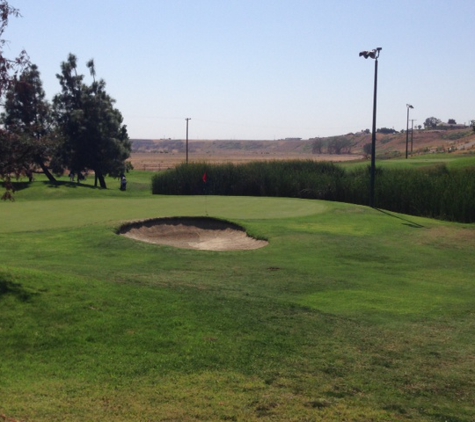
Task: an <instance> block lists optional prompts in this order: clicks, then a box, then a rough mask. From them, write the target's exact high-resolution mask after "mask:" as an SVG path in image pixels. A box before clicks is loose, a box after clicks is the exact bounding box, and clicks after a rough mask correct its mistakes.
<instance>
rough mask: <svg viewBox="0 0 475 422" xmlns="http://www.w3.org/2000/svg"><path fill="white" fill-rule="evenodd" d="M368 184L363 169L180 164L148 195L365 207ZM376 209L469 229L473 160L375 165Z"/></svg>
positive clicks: (311, 164)
mask: <svg viewBox="0 0 475 422" xmlns="http://www.w3.org/2000/svg"><path fill="white" fill-rule="evenodd" d="M379 163H382V164H379ZM204 174H206V178H204V179H203V176H204ZM369 184H370V169H369V166H368V165H367V164H364V165H362V164H359V165H354V164H353V165H351V164H350V165H346V166H341V165H336V164H333V163H331V162H315V161H312V160H307V161H299V160H294V161H269V162H251V163H246V164H239V165H234V164H221V165H210V164H207V163H192V164H190V165H188V164H182V165H180V166H177V167H176V168H174V169H172V170H169V171H167V172H164V173H159V174H156V175H154V177H153V184H152V186H153V188H152V189H153V193H156V194H179V195H190V194H194V195H200V194H202V195H207V194H210V193H211V194H215V195H243V196H273V197H274V196H275V197H293V198H312V199H324V200H330V201H339V202H347V203H348V202H349V203H354V204H359V205H367V204H368V203H369V197H370V192H369ZM375 206H376V207H377V208H382V209H386V210H390V211H395V212H400V213H404V214H411V215H417V216H423V217H431V218H440V219H445V220H450V221H458V222H463V223H473V222H475V157H471V156H468V157H462V158H458V159H452V158H444V157H439V158H437V159H427V158H426V159H411V160H389V161H387V162H384V161H381V162H378V167H377V168H376V171H375Z"/></svg>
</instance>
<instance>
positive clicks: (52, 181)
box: [36, 159, 56, 183]
mask: <svg viewBox="0 0 475 422" xmlns="http://www.w3.org/2000/svg"><path fill="white" fill-rule="evenodd" d="M36 162H37V164H38V165H39V166H40V167H41V170H43V173H44V174H45V176H46V177H47V178H48V180H49V181H50V182H51V183H56V178H55V177H54V176H53V175H52V174H51V172H50V171H49V169H48V167H46V165H45V163H44V162H43V160H41V159H37V160H36Z"/></svg>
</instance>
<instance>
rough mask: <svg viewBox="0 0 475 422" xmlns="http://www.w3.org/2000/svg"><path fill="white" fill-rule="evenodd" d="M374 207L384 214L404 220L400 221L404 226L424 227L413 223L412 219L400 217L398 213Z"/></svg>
mask: <svg viewBox="0 0 475 422" xmlns="http://www.w3.org/2000/svg"><path fill="white" fill-rule="evenodd" d="M375 209H376V211H379V212H380V213H382V214H386V215H389V216H390V217H393V218H397V219H398V220H402V221H404V223H402V224H404V225H405V226H409V227H412V228H414V229H425V227H424V226H422V225H421V224H418V223H414V222H413V221H411V220H408V219H407V218H404V217H401V216H400V215H395V214H392V213H390V212H389V211H385V210H382V209H380V208H375Z"/></svg>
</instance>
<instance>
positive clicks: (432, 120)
mask: <svg viewBox="0 0 475 422" xmlns="http://www.w3.org/2000/svg"><path fill="white" fill-rule="evenodd" d="M441 122H442V120H440V119H438V118H437V117H428V118H427V119H425V121H424V128H425V129H435V128H436V127H437V125H438V124H439V123H441Z"/></svg>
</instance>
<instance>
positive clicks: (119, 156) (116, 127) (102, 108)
mask: <svg viewBox="0 0 475 422" xmlns="http://www.w3.org/2000/svg"><path fill="white" fill-rule="evenodd" d="M87 67H88V68H89V71H90V74H91V76H92V78H93V82H92V83H91V84H90V85H87V84H85V83H84V82H83V80H84V76H83V75H78V73H77V58H76V56H74V55H73V54H70V55H69V57H68V59H67V61H65V62H63V63H62V64H61V74H58V75H56V76H57V77H58V79H59V82H60V84H61V93H60V94H57V95H56V96H55V97H54V99H53V106H54V113H55V118H56V121H57V124H58V127H59V129H60V131H61V133H62V136H63V138H64V145H63V148H62V153H61V155H60V156H58V159H57V160H56V163H58V164H59V165H62V166H65V167H68V168H69V170H70V171H72V172H74V173H77V174H79V173H81V172H85V171H88V170H93V171H94V174H95V185H96V186H97V182H98V181H99V184H100V186H101V187H102V188H106V187H107V186H106V182H105V176H106V175H110V176H113V177H118V176H119V175H121V174H123V173H125V171H126V170H127V166H126V162H125V160H126V159H127V158H129V157H130V151H131V143H130V141H129V137H128V134H127V128H126V126H125V125H123V124H122V123H123V118H122V115H121V113H120V111H119V110H117V109H116V108H114V103H115V100H114V99H112V98H111V97H110V96H109V95H108V94H107V92H106V90H105V86H106V84H105V82H104V80H102V79H100V80H98V81H96V79H95V75H96V72H95V66H94V62H93V61H92V60H90V61H89V62H88V63H87Z"/></svg>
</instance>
